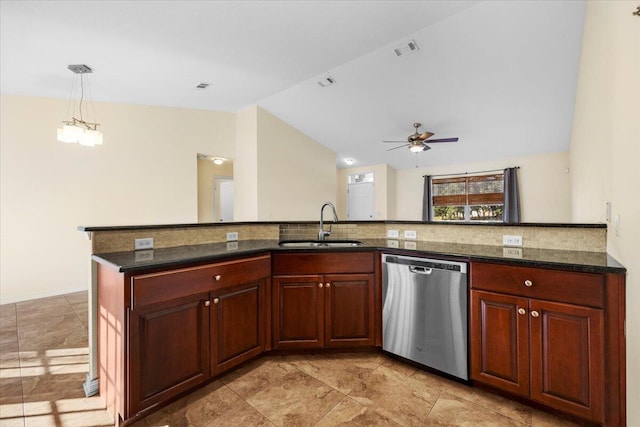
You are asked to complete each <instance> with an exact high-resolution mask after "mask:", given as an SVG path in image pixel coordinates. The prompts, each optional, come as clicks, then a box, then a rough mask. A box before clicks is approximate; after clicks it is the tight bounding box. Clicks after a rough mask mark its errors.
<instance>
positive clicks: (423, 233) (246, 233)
mask: <svg viewBox="0 0 640 427" xmlns="http://www.w3.org/2000/svg"><path fill="white" fill-rule="evenodd" d="M329 226H331V236H330V239H333V240H344V239H385V238H386V236H387V230H398V232H399V240H404V231H407V230H408V231H415V232H416V239H415V240H417V241H425V242H447V243H459V244H476V245H490V246H502V236H503V235H518V236H522V243H523V244H522V247H524V248H536V249H557V250H573V251H587V252H606V241H607V229H606V228H596V227H571V226H567V227H562V226H553V227H551V226H547V227H545V226H544V225H540V226H517V225H504V226H502V225H493V226H486V225H460V224H424V223H401V222H393V223H385V222H371V223H367V222H356V223H346V222H342V223H337V224H335V223H331V222H328V223H326V224H325V229H328V228H329ZM233 231H235V232H238V234H239V239H240V240H301V239H313V240H315V239H317V238H318V223H309V222H300V223H283V224H278V223H273V224H271V223H267V224H265V223H258V224H246V223H244V224H236V225H234V224H230V223H228V224H211V225H204V226H198V227H180V226H178V227H175V228H152V227H151V228H143V227H141V228H140V229H126V230H118V229H117V228H116V229H114V230H105V231H95V232H92V251H93V253H108V252H120V251H131V250H133V244H134V240H135V239H141V238H149V237H151V238H153V240H154V248H158V249H159V248H167V247H173V246H185V245H201V244H208V243H220V242H224V241H225V240H226V233H228V232H233Z"/></svg>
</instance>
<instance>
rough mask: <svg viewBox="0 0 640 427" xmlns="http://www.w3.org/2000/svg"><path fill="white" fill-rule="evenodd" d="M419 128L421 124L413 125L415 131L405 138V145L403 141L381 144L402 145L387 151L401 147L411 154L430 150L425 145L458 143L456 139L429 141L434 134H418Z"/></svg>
mask: <svg viewBox="0 0 640 427" xmlns="http://www.w3.org/2000/svg"><path fill="white" fill-rule="evenodd" d="M420 126H422V124H421V123H418V122H416V123H414V124H413V127H414V128H415V131H414V133H413V134H411V135H409V136H408V137H407V142H406V143H405V142H404V141H382V142H386V143H392V144H402V145H399V146H397V147H393V148H389V149H388V150H387V151H391V150H396V149H398V148H402V147H409V151H411V152H412V153H419V152H421V151H427V150H431V147H429V146H428V145H427V144H433V143H437V142H456V141H458V138H439V139H429V138H431V137H432V136H434V135H435V134H434V133H433V132H423V133H419V132H418V128H420Z"/></svg>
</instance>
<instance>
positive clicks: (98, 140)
mask: <svg viewBox="0 0 640 427" xmlns="http://www.w3.org/2000/svg"><path fill="white" fill-rule="evenodd" d="M67 68H69V70H71V71H73V72H74V73H76V74H80V102H79V105H78V110H77V112H78V116H79V117H80V118H79V119H78V118H76V117H74V115H75V114H76V105H75V100H74V101H73V107H72V108H67V117H69V116H71V119H70V120H63V121H62V127H61V128H58V141H60V142H69V143H76V142H77V143H79V144H80V145H86V146H89V147H93V146H95V145H102V138H103V135H102V132H100V131H98V129H97V128H98V126H99V123H91V122H86V121H85V120H84V115H83V111H82V109H83V108H84V109H85V110H86V109H87V106H86V105H83V102H84V100H85V99H84V85H85V81H84V75H85V74H89V73H92V72H93V70H92V69H91V68H89V67H88V66H86V65H84V64H79V65H69V66H68V67H67ZM76 86H77V79H76V78H74V79H73V86H72V88H71V96H70V98H69V107H71V102H72V99H73V95H74V93H75V92H76V90H75V89H76ZM87 92H89V90H88V88H87ZM87 103H88V101H87ZM70 109H71V115H69V110H70ZM92 109H93V108H92ZM93 115H94V116H95V112H94V114H93Z"/></svg>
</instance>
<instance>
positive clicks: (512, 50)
mask: <svg viewBox="0 0 640 427" xmlns="http://www.w3.org/2000/svg"><path fill="white" fill-rule="evenodd" d="M0 8H1V9H0V20H1V21H0V31H1V33H0V43H1V44H0V49H1V52H0V55H1V56H0V83H1V90H2V93H3V94H18V95H35V96H50V97H59V98H68V96H69V92H70V88H71V87H70V84H71V80H72V75H71V74H70V71H68V70H67V69H66V66H67V65H68V64H75V63H83V64H87V65H90V66H91V67H92V68H93V69H94V75H92V76H91V89H92V97H93V99H94V100H96V101H109V102H120V103H132V104H144V105H161V106H176V107H185V108H195V109H206V110H217V111H238V110H241V109H243V108H245V107H247V106H249V105H253V104H257V105H259V106H261V107H263V108H265V109H267V110H269V111H270V112H272V113H273V114H275V115H277V116H278V117H280V118H282V119H283V120H285V121H286V122H288V123H289V124H291V125H292V126H294V127H296V128H298V129H299V130H301V131H302V132H304V133H306V134H307V135H309V136H310V137H311V138H313V139H315V140H316V141H318V142H319V143H321V144H323V145H325V146H327V147H329V148H331V149H332V150H334V151H335V152H336V153H337V155H338V166H339V167H343V166H345V164H344V159H345V158H352V159H354V160H355V165H372V164H379V163H387V164H390V165H391V166H392V167H394V168H397V169H403V168H409V167H415V166H416V164H418V165H419V166H429V165H435V164H444V163H459V162H466V161H473V160H484V159H495V158H503V157H505V158H506V157H512V156H524V155H531V154H539V153H544V152H556V151H565V150H567V149H568V147H569V139H570V131H571V122H572V117H573V105H574V102H575V89H576V79H577V70H578V62H579V57H580V46H581V37H582V24H583V20H584V10H585V5H584V2H583V1H574V0H567V1H565V0H556V1H511V2H508V1H491V0H488V1H435V0H434V1H400V0H399V1H327V0H324V1H163V2H159V1H153V0H146V1H145V0H140V1H99V2H92V1H84V2H80V1H4V0H3V1H2V2H1V3H0ZM410 40H414V41H415V43H416V44H417V45H418V47H419V50H418V51H417V52H415V53H412V54H409V55H402V56H397V55H396V54H395V52H394V48H396V47H399V46H401V45H403V44H405V43H406V42H408V41H410ZM327 73H330V75H331V76H332V77H333V78H334V79H335V81H336V83H335V84H334V85H331V86H328V87H321V86H320V85H319V84H318V81H319V80H321V79H323V78H324V77H325V76H326V75H327ZM202 82H204V83H210V86H209V88H207V89H205V90H199V89H196V88H195V86H196V85H197V84H199V83H202ZM413 122H421V123H422V124H423V129H422V130H425V131H426V130H429V131H431V132H433V133H435V134H436V136H435V137H434V138H438V137H453V136H457V137H459V138H460V140H459V142H456V143H451V144H438V145H434V146H433V149H432V150H430V151H428V152H423V153H419V154H418V155H414V154H411V153H410V152H409V151H408V150H407V149H398V150H393V151H387V149H388V148H391V147H393V145H392V144H383V143H382V142H381V141H382V140H387V139H394V140H395V139H398V140H402V139H405V138H406V137H407V135H409V134H410V133H412V131H413V128H412V123H413Z"/></svg>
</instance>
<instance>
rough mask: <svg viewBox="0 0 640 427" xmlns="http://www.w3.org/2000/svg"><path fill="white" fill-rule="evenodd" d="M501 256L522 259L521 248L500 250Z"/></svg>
mask: <svg viewBox="0 0 640 427" xmlns="http://www.w3.org/2000/svg"><path fill="white" fill-rule="evenodd" d="M502 256H504V257H505V258H522V248H502Z"/></svg>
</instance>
